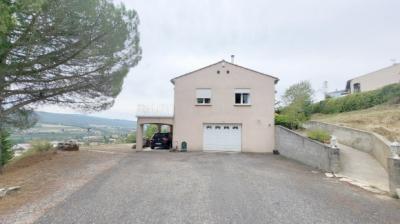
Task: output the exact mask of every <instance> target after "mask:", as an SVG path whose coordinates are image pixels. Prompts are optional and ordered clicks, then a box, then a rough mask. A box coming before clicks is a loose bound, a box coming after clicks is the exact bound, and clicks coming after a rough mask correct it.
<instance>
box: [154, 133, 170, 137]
mask: <svg viewBox="0 0 400 224" xmlns="http://www.w3.org/2000/svg"><path fill="white" fill-rule="evenodd" d="M162 137H168V133H156V134H154V136H153V138H162Z"/></svg>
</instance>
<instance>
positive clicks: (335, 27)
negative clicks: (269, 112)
mask: <svg viewBox="0 0 400 224" xmlns="http://www.w3.org/2000/svg"><path fill="white" fill-rule="evenodd" d="M115 2H123V3H124V4H125V5H126V7H127V8H130V9H134V10H136V12H137V13H138V15H139V18H140V26H139V32H140V41H141V42H140V44H141V47H142V49H143V58H142V60H141V61H140V62H139V64H138V65H137V66H136V67H133V68H131V70H130V72H129V74H128V76H127V77H126V78H125V81H124V86H123V90H122V92H121V93H120V95H119V96H118V97H117V99H116V101H115V104H114V106H113V107H112V108H111V109H109V110H107V111H102V112H98V113H93V114H91V115H93V116H99V117H106V118H115V119H129V120H135V119H136V117H135V116H136V113H137V112H138V105H147V106H145V107H146V108H162V109H151V110H163V111H165V110H167V109H165V108H172V105H173V85H172V84H171V82H170V80H171V79H172V78H174V77H176V76H179V75H181V74H184V73H187V72H190V71H193V70H195V69H198V68H201V67H204V66H207V65H209V64H212V63H215V62H217V61H220V60H222V59H225V60H227V61H229V60H230V55H232V54H233V55H235V63H236V64H239V65H241V66H245V67H248V68H251V69H254V70H257V71H260V72H262V73H266V74H270V75H273V76H276V77H278V78H279V79H280V81H279V83H278V84H277V86H276V89H277V98H279V97H280V96H281V95H282V94H283V92H284V90H285V89H286V88H288V87H289V86H290V85H292V84H295V83H297V82H299V81H302V80H308V81H310V82H311V83H312V85H313V88H314V89H315V91H316V94H315V98H316V99H318V98H320V97H321V96H322V93H323V83H324V81H327V82H328V90H330V91H333V90H336V89H344V87H345V84H346V81H347V80H349V79H351V78H354V77H356V76H360V75H363V74H366V73H369V72H373V71H375V70H378V69H381V68H384V67H388V66H391V65H392V64H393V61H392V59H395V60H397V62H400V13H399V9H400V1H399V0H280V1H276V0H185V1H182V0H116V1H115ZM142 108H143V106H142ZM38 110H42V111H49V112H60V113H78V112H76V111H72V110H70V109H66V108H59V107H54V106H43V107H41V108H38ZM139 110H140V109H139Z"/></svg>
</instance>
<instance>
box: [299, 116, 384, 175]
mask: <svg viewBox="0 0 400 224" xmlns="http://www.w3.org/2000/svg"><path fill="white" fill-rule="evenodd" d="M304 127H305V128H307V129H323V130H326V131H327V132H329V133H330V134H331V135H334V136H336V138H337V139H338V141H339V142H340V143H341V144H343V145H347V146H350V147H352V148H355V149H358V150H360V151H363V152H367V153H370V154H371V155H372V156H373V157H374V158H375V159H376V160H377V161H378V162H379V163H380V164H381V165H382V166H383V167H384V168H385V169H386V170H387V168H388V166H387V158H389V157H390V155H391V152H390V142H389V141H387V140H386V139H385V138H383V137H382V136H380V135H378V134H375V133H371V132H367V131H362V130H357V129H353V128H347V127H342V126H338V125H333V124H327V123H323V122H317V121H310V122H307V123H306V124H304Z"/></svg>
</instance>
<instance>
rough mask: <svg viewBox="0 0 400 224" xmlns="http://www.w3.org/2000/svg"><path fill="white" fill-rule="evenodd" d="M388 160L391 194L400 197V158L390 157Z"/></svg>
mask: <svg viewBox="0 0 400 224" xmlns="http://www.w3.org/2000/svg"><path fill="white" fill-rule="evenodd" d="M387 161H388V174H389V189H390V194H391V195H392V196H395V197H400V159H398V158H396V159H395V158H388V159H387Z"/></svg>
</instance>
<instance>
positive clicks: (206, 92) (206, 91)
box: [196, 89, 211, 98]
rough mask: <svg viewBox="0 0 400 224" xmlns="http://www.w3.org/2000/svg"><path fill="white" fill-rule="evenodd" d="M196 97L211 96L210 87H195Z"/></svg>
mask: <svg viewBox="0 0 400 224" xmlns="http://www.w3.org/2000/svg"><path fill="white" fill-rule="evenodd" d="M196 98H211V89H196Z"/></svg>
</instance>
